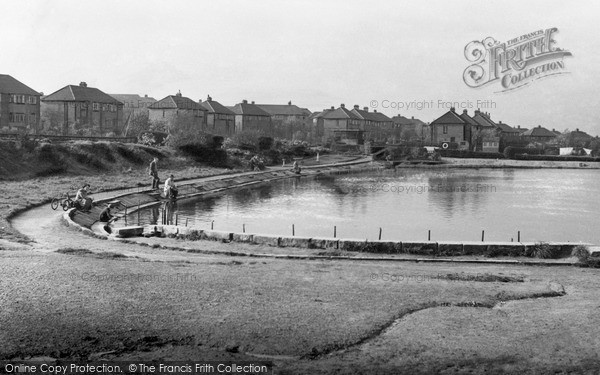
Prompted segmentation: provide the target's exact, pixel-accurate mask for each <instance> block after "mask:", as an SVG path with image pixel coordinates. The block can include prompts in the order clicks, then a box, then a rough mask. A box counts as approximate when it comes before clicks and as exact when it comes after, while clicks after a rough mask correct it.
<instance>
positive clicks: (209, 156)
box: [178, 143, 227, 167]
mask: <svg viewBox="0 0 600 375" xmlns="http://www.w3.org/2000/svg"><path fill="white" fill-rule="evenodd" d="M178 150H179V151H181V152H182V153H184V154H186V155H188V156H191V157H192V158H194V160H195V161H197V162H202V163H207V164H209V165H212V166H219V167H223V166H227V152H225V150H221V149H214V148H212V147H209V146H206V145H204V144H199V143H190V144H186V145H183V146H180V147H179V148H178Z"/></svg>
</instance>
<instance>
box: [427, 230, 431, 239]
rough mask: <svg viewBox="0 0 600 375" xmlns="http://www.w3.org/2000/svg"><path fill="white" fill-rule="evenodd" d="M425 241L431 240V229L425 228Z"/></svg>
mask: <svg viewBox="0 0 600 375" xmlns="http://www.w3.org/2000/svg"><path fill="white" fill-rule="evenodd" d="M427 241H431V229H428V230H427Z"/></svg>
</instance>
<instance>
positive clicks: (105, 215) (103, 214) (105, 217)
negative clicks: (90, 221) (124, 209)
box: [100, 204, 115, 223]
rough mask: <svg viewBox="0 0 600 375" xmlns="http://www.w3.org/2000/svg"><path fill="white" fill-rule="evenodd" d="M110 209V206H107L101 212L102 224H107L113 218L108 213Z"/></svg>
mask: <svg viewBox="0 0 600 375" xmlns="http://www.w3.org/2000/svg"><path fill="white" fill-rule="evenodd" d="M111 208H112V204H109V205H108V206H106V208H105V209H103V210H102V212H100V221H101V222H103V223H109V222H110V221H112V220H113V219H114V218H115V217H114V216H113V214H112V213H111V212H110V209H111Z"/></svg>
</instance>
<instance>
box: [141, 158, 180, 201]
mask: <svg viewBox="0 0 600 375" xmlns="http://www.w3.org/2000/svg"><path fill="white" fill-rule="evenodd" d="M157 164H158V158H156V157H155V158H154V159H152V162H150V167H149V168H148V170H149V174H150V176H152V189H153V190H158V189H159V188H160V178H159V177H158V166H157ZM163 193H164V196H165V198H167V199H175V198H177V194H178V193H179V190H178V189H177V186H175V177H174V176H173V175H170V176H169V178H167V180H166V181H165V186H164V188H163Z"/></svg>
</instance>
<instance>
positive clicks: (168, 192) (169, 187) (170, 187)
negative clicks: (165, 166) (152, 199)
mask: <svg viewBox="0 0 600 375" xmlns="http://www.w3.org/2000/svg"><path fill="white" fill-rule="evenodd" d="M164 193H165V198H169V199H176V198H177V194H178V193H179V191H178V190H177V187H176V186H175V180H174V177H173V175H170V176H169V178H167V181H165V187H164Z"/></svg>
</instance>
